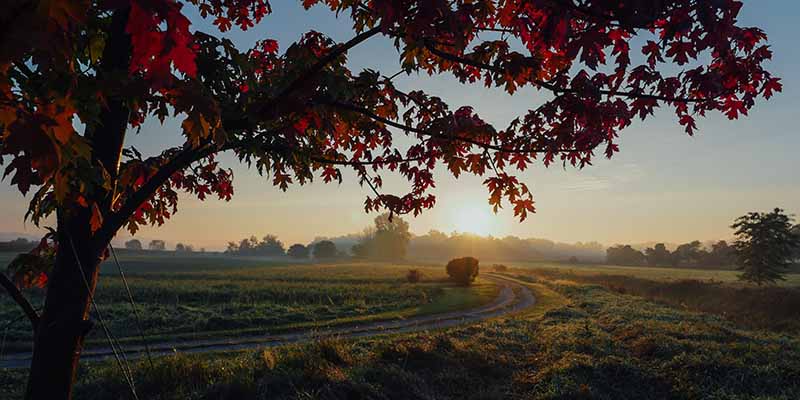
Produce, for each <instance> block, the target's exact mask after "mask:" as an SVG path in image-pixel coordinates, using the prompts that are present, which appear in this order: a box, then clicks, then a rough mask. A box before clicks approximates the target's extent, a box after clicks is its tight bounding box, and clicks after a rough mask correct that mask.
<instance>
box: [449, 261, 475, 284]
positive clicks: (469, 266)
mask: <svg viewBox="0 0 800 400" xmlns="http://www.w3.org/2000/svg"><path fill="white" fill-rule="evenodd" d="M447 275H449V276H450V279H451V280H452V281H454V282H456V283H458V284H459V285H464V286H468V285H469V284H471V283H472V282H473V281H474V280H475V277H477V276H478V259H477V258H474V257H462V258H454V259H452V260H450V262H448V263H447Z"/></svg>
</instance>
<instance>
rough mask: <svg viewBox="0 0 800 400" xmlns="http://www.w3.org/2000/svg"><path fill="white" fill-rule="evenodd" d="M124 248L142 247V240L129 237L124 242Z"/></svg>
mask: <svg viewBox="0 0 800 400" xmlns="http://www.w3.org/2000/svg"><path fill="white" fill-rule="evenodd" d="M125 248H126V249H128V250H141V249H142V242H140V241H139V240H138V239H131V240H128V241H127V242H125Z"/></svg>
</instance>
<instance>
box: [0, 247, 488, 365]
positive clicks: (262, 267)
mask: <svg viewBox="0 0 800 400" xmlns="http://www.w3.org/2000/svg"><path fill="white" fill-rule="evenodd" d="M120 256H121V259H120V263H121V265H122V266H123V268H124V270H125V271H126V276H127V280H128V283H129V285H130V287H131V290H132V293H133V297H134V299H135V300H136V303H137V306H138V309H139V312H140V315H141V327H142V328H143V330H144V335H145V336H146V338H145V340H146V341H166V340H182V339H184V340H190V339H197V338H208V337H219V336H237V335H252V334H265V333H276V332H280V331H286V330H292V329H301V328H312V327H321V326H325V325H333V324H346V323H355V322H363V321H368V320H377V319H390V318H396V317H409V316H414V315H424V314H431V313H438V312H443V311H449V310H455V309H461V308H470V307H475V306H477V305H480V304H483V303H486V302H488V301H490V300H491V299H493V298H494V297H495V294H496V289H495V287H494V285H491V284H488V283H483V282H479V284H478V285H475V286H473V287H470V288H463V287H455V286H453V285H451V284H450V283H448V282H447V281H446V280H445V277H446V275H445V274H444V267H443V266H438V267H433V266H428V267H426V266H420V267H416V266H415V268H419V269H421V270H422V271H423V272H424V274H425V277H424V278H423V281H422V282H420V283H418V284H409V283H407V282H406V281H405V278H404V276H405V273H406V271H407V270H408V269H409V266H396V265H389V264H367V263H362V264H320V265H317V264H298V265H287V261H285V260H278V261H276V260H265V259H254V258H234V257H224V256H219V255H200V254H196V255H181V256H176V255H173V254H171V253H161V254H147V253H121V254H120ZM102 275H103V276H102V277H101V279H100V283H99V285H98V289H97V293H96V296H95V299H96V302H97V304H98V305H99V307H100V310H101V312H102V314H103V318H104V319H105V320H106V322H107V324H108V326H109V328H110V330H111V332H112V333H113V334H114V335H115V336H117V337H118V338H120V339H121V341H123V342H135V341H141V338H140V335H139V331H138V329H137V328H136V327H137V322H136V318H135V314H134V313H133V312H132V308H131V305H130V304H129V302H128V297H127V294H126V291H125V287H124V285H123V282H122V280H121V279H120V278H119V276H118V275H117V270H116V266H115V265H113V264H112V263H110V262H107V263H105V264H104V265H103V267H102ZM30 294H31V297H32V298H33V303H34V305H39V304H40V303H41V301H42V292H41V290H33V291H31V292H30ZM21 316H22V314H21V312H20V311H19V310H18V309H17V307H16V305H15V304H14V303H13V302H12V301H11V300H10V298H8V296H2V297H0V321H14V320H16V321H17V322H16V323H12V324H11V325H10V326H9V329H8V330H7V331H6V332H5V336H6V337H5V347H6V350H9V349H20V348H26V346H29V345H28V343H29V341H30V339H31V332H30V326H29V324H28V322H27V320H24V319H22V318H21ZM101 334H102V331H101V330H100V329H95V330H93V332H92V334H91V335H90V337H89V342H90V344H93V343H94V344H102V343H103V342H104V341H105V339H104V337H102V336H101Z"/></svg>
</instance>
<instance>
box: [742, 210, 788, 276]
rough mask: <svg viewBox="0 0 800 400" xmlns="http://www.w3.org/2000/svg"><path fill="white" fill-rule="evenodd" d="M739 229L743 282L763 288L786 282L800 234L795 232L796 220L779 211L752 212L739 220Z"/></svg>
mask: <svg viewBox="0 0 800 400" xmlns="http://www.w3.org/2000/svg"><path fill="white" fill-rule="evenodd" d="M731 228H733V229H734V230H735V235H736V242H734V243H733V247H734V249H735V251H736V257H737V263H736V264H737V266H738V267H739V269H740V270H742V274H741V275H739V279H741V280H743V281H747V282H752V283H755V284H757V285H759V286H761V285H763V284H765V283H767V284H773V283H775V282H776V281H782V280H785V278H784V275H785V274H786V271H787V269H788V268H789V265H791V264H792V261H793V258H794V254H795V252H796V251H797V249H798V247H800V235H798V234H797V233H796V232H794V231H793V230H792V217H791V216H788V215H786V214H785V213H784V212H783V210H781V209H780V208H776V209H774V210H772V211H771V212H769V213H765V212H751V213H747V214H746V215H743V216H741V217H739V218H737V219H736V221H735V222H734V224H733V225H731Z"/></svg>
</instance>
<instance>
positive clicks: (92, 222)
mask: <svg viewBox="0 0 800 400" xmlns="http://www.w3.org/2000/svg"><path fill="white" fill-rule="evenodd" d="M91 209H92V216H91V217H90V218H89V227H90V228H91V230H92V233H94V232H97V230H98V229H100V227H101V226H103V215H102V214H101V213H100V208H99V207H97V203H92V207H91Z"/></svg>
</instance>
